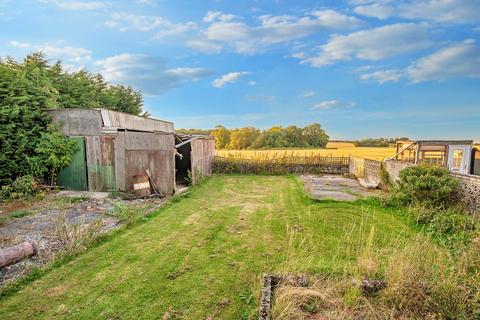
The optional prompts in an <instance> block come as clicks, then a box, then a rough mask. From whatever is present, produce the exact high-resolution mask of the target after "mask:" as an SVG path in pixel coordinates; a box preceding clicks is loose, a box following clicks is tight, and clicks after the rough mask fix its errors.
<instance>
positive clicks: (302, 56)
mask: <svg viewBox="0 0 480 320" xmlns="http://www.w3.org/2000/svg"><path fill="white" fill-rule="evenodd" d="M290 57H292V58H295V59H305V58H307V55H306V54H305V52H295V53H292V55H291V56H290Z"/></svg>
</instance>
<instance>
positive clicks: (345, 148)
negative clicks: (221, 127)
mask: <svg viewBox="0 0 480 320" xmlns="http://www.w3.org/2000/svg"><path fill="white" fill-rule="evenodd" d="M217 155H218V156H221V157H234V158H243V159H245V158H246V159H259V160H266V159H275V158H281V157H285V156H318V155H321V156H329V157H348V156H357V157H362V158H366V159H372V160H383V159H385V158H388V157H391V156H393V155H395V148H394V147H385V148H382V147H355V145H354V144H353V143H351V142H331V143H330V142H329V143H328V144H327V148H325V149H273V150H217Z"/></svg>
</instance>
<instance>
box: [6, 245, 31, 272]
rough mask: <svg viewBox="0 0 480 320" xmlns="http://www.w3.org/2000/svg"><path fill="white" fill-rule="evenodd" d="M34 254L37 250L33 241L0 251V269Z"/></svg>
mask: <svg viewBox="0 0 480 320" xmlns="http://www.w3.org/2000/svg"><path fill="white" fill-rule="evenodd" d="M36 254H37V248H36V246H35V243H34V242H33V241H25V242H22V243H20V244H17V245H16V246H13V247H9V248H6V249H3V250H2V251H0V268H3V267H7V266H10V265H12V264H14V263H17V262H19V261H21V260H23V259H25V258H30V257H32V256H34V255H36Z"/></svg>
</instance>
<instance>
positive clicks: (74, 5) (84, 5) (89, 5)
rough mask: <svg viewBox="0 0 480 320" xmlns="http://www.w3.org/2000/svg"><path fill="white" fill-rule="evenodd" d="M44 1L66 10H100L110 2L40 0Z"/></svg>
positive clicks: (40, 0)
mask: <svg viewBox="0 0 480 320" xmlns="http://www.w3.org/2000/svg"><path fill="white" fill-rule="evenodd" d="M39 2H42V3H48V4H53V5H55V6H57V7H59V8H61V9H65V10H85V11H87V10H98V9H104V8H107V7H108V6H109V5H110V3H109V2H105V1H67V0H65V1H61V0H39Z"/></svg>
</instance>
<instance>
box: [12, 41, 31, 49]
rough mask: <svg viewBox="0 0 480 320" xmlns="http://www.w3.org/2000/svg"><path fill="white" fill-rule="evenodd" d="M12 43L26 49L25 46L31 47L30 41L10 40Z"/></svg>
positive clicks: (16, 46)
mask: <svg viewBox="0 0 480 320" xmlns="http://www.w3.org/2000/svg"><path fill="white" fill-rule="evenodd" d="M10 45H11V46H12V47H15V48H22V49H25V48H29V47H30V43H26V42H20V41H16V40H13V41H10Z"/></svg>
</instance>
